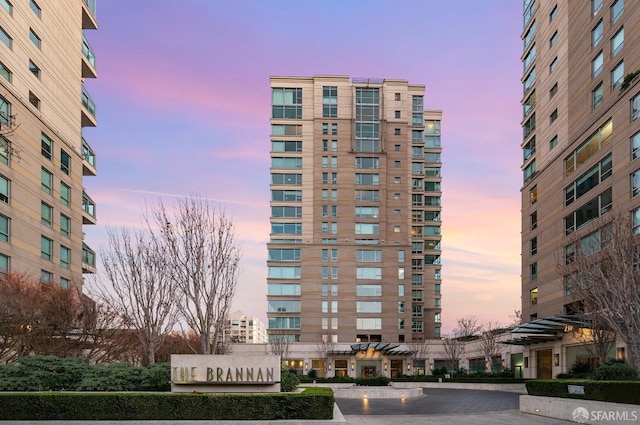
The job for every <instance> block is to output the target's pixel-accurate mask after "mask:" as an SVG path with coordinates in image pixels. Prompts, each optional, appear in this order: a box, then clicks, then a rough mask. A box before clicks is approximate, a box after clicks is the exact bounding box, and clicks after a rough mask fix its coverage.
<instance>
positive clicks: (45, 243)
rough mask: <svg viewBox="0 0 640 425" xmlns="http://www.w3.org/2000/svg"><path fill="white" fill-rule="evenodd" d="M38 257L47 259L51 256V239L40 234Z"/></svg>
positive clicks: (49, 259)
mask: <svg viewBox="0 0 640 425" xmlns="http://www.w3.org/2000/svg"><path fill="white" fill-rule="evenodd" d="M40 257H42V258H44V259H45V260H47V261H51V258H52V257H53V241H52V240H51V239H49V238H47V237H45V236H40Z"/></svg>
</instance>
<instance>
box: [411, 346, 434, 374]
mask: <svg viewBox="0 0 640 425" xmlns="http://www.w3.org/2000/svg"><path fill="white" fill-rule="evenodd" d="M407 348H408V349H409V350H410V351H412V352H413V354H412V357H413V366H414V367H413V370H414V371H415V370H416V364H417V363H420V362H424V361H425V360H427V358H428V357H429V351H430V346H429V344H428V343H427V341H411V342H408V343H407ZM426 367H427V365H426V363H425V373H426Z"/></svg>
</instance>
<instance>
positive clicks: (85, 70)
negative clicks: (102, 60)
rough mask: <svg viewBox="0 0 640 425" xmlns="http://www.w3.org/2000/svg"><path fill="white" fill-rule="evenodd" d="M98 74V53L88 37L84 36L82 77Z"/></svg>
mask: <svg viewBox="0 0 640 425" xmlns="http://www.w3.org/2000/svg"><path fill="white" fill-rule="evenodd" d="M97 76H98V72H97V71H96V55H95V54H94V53H93V49H92V48H91V45H90V44H89V42H88V41H87V39H86V38H84V36H82V78H96V77H97Z"/></svg>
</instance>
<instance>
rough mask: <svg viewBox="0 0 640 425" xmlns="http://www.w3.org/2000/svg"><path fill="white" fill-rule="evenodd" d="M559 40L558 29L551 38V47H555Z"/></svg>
mask: <svg viewBox="0 0 640 425" xmlns="http://www.w3.org/2000/svg"><path fill="white" fill-rule="evenodd" d="M557 41H558V31H556V32H554V33H553V35H552V36H551V38H550V39H549V47H553V45H554V44H556V42H557Z"/></svg>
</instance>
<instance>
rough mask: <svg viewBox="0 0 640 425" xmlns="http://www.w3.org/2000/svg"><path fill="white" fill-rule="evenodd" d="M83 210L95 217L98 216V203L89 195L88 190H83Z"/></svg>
mask: <svg viewBox="0 0 640 425" xmlns="http://www.w3.org/2000/svg"><path fill="white" fill-rule="evenodd" d="M82 210H83V211H84V212H86V213H87V214H89V215H90V216H91V217H93V218H95V216H96V204H95V202H93V200H92V199H91V198H90V197H89V195H87V192H85V191H82Z"/></svg>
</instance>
